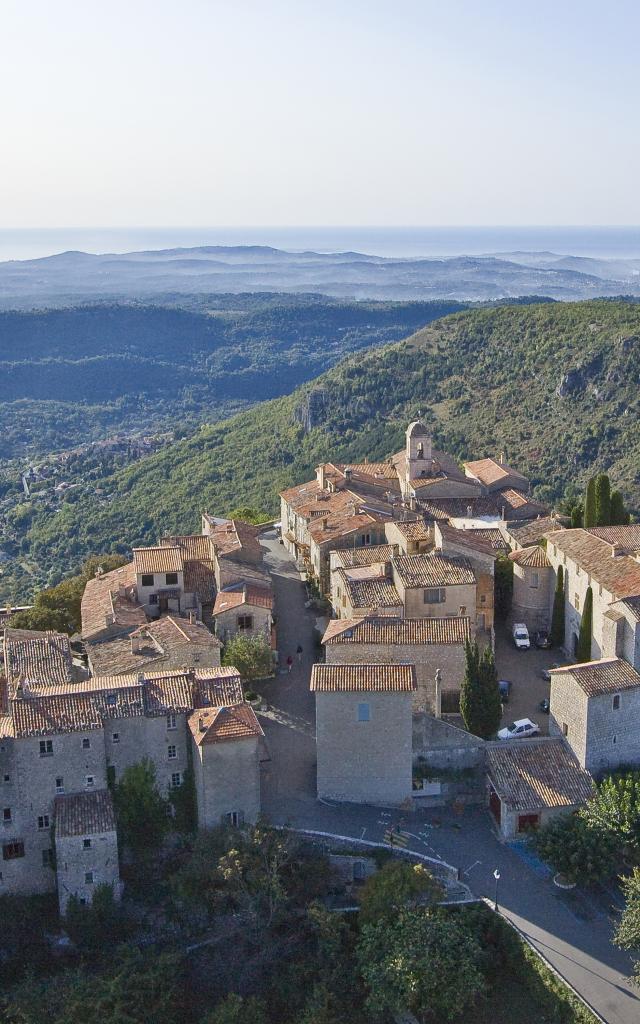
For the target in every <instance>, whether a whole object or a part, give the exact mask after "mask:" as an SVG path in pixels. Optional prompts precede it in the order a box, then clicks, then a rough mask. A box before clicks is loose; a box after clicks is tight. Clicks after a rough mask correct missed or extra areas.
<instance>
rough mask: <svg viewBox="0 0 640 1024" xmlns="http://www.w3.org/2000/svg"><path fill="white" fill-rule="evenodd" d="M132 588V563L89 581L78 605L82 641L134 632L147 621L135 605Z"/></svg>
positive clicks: (133, 572) (135, 597)
mask: <svg viewBox="0 0 640 1024" xmlns="http://www.w3.org/2000/svg"><path fill="white" fill-rule="evenodd" d="M135 584H136V570H135V565H134V564H133V562H130V563H129V564H128V565H123V566H121V567H120V568H119V569H112V571H111V572H105V573H102V575H100V576H96V577H95V578H94V579H92V580H89V582H88V583H87V585H86V587H85V588H84V594H83V595H82V603H81V616H82V637H83V639H85V640H89V639H90V638H91V637H92V636H97V635H99V634H100V633H103V632H108V631H110V632H114V631H117V630H119V629H121V630H125V629H129V628H134V627H135V626H140V625H142V623H143V622H146V621H147V616H146V614H145V612H144V609H143V608H142V607H141V606H140V605H139V604H138V600H137V596H136V589H135ZM108 618H109V619H110V620H111V621H110V623H109V625H107V619H108Z"/></svg>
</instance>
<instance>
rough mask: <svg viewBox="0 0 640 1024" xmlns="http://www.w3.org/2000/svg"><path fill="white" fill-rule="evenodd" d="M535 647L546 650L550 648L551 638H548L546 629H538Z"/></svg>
mask: <svg viewBox="0 0 640 1024" xmlns="http://www.w3.org/2000/svg"><path fill="white" fill-rule="evenodd" d="M535 639H536V647H541V648H542V649H543V650H546V648H547V647H551V637H550V636H549V634H548V632H547V630H546V629H539V630H538V632H537V633H536V638H535Z"/></svg>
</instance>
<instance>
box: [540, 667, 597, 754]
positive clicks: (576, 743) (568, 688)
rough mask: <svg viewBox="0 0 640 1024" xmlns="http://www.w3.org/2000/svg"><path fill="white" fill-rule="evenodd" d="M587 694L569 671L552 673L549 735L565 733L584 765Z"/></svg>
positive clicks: (563, 734) (562, 734)
mask: <svg viewBox="0 0 640 1024" xmlns="http://www.w3.org/2000/svg"><path fill="white" fill-rule="evenodd" d="M587 703H588V701H587V695H586V693H585V692H584V690H583V689H582V687H581V686H579V685H578V683H577V682H576V681H575V679H573V678H572V676H570V675H569V674H568V673H566V672H563V673H561V674H560V675H555V673H554V674H552V676H551V698H550V713H549V735H550V736H564V737H565V738H566V740H567V743H568V744H569V746H570V747H571V749H572V750H573V752H574V754H575V755H576V757H577V759H578V761H579V762H580V764H581V765H582V767H583V768H585V767H586V768H588V765H587V764H586V760H587V713H588V709H587Z"/></svg>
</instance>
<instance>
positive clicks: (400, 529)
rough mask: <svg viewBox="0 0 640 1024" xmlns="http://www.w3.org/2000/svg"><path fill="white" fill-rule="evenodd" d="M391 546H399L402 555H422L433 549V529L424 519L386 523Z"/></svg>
mask: <svg viewBox="0 0 640 1024" xmlns="http://www.w3.org/2000/svg"><path fill="white" fill-rule="evenodd" d="M384 530H385V535H386V538H387V540H388V541H389V544H392V545H394V546H397V548H398V551H399V553H400V554H403V555H422V554H424V553H425V552H426V551H429V550H430V549H431V548H432V547H433V527H432V526H431V525H430V524H428V523H426V522H425V521H424V519H423V518H420V519H417V518H416V519H412V520H404V519H394V520H392V521H391V522H387V523H385V527H384Z"/></svg>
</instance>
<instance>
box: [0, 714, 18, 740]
mask: <svg viewBox="0 0 640 1024" xmlns="http://www.w3.org/2000/svg"><path fill="white" fill-rule="evenodd" d="M13 736H15V729H14V727H13V719H12V717H11V715H0V740H8V739H10V738H11V737H13Z"/></svg>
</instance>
